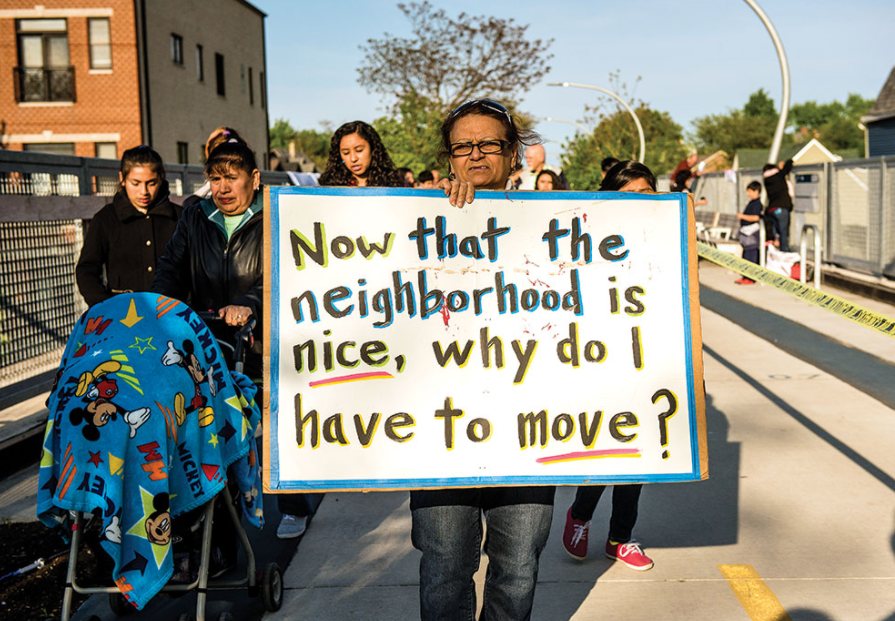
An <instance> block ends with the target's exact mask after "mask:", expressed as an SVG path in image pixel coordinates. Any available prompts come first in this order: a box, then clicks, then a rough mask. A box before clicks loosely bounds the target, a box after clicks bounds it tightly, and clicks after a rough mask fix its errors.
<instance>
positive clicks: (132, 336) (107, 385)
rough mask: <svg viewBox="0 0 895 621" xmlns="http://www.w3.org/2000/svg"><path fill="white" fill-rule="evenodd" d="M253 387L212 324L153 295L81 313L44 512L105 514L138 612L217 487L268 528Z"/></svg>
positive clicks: (49, 460) (60, 386) (54, 433)
mask: <svg viewBox="0 0 895 621" xmlns="http://www.w3.org/2000/svg"><path fill="white" fill-rule="evenodd" d="M255 392H256V388H255V386H254V384H252V382H251V381H250V380H249V379H248V378H247V377H245V376H244V375H241V374H239V373H231V372H230V371H229V370H228V369H227V365H226V362H225V360H224V357H223V354H222V353H221V349H220V347H219V346H218V343H217V341H216V340H215V338H214V337H213V336H212V334H211V331H210V330H209V329H208V327H206V325H205V324H204V323H203V322H202V320H201V319H200V318H199V317H198V316H197V315H196V314H195V313H194V312H193V311H192V310H191V309H190V308H189V307H188V306H186V305H185V304H183V303H182V302H179V301H177V300H174V299H172V298H167V297H164V296H160V295H158V294H155V293H134V294H124V295H118V296H115V297H113V298H111V299H109V300H107V301H105V302H103V303H102V304H98V305H96V306H94V307H93V308H91V309H90V310H89V311H87V312H86V313H84V315H83V316H82V317H81V318H80V319H79V320H78V323H77V324H76V325H75V328H74V330H73V331H72V334H71V336H70V338H69V340H68V344H67V345H66V348H65V352H64V354H63V357H62V364H61V365H60V367H59V371H58V372H57V375H56V383H55V385H54V387H53V391H52V393H51V394H50V398H49V400H48V402H47V405H48V407H49V410H50V419H49V421H48V423H47V429H46V432H45V435H44V451H43V456H42V458H41V463H40V478H39V484H38V487H39V489H38V498H37V501H38V502H37V515H38V517H39V518H40V520H41V521H42V522H43V523H44V524H46V525H48V526H50V527H60V526H64V525H65V522H66V520H68V513H67V510H77V511H86V512H96V513H98V514H101V515H102V520H103V524H102V527H103V535H104V536H103V541H102V546H103V548H104V549H105V550H106V552H108V553H109V555H110V556H111V557H112V559H113V560H114V561H115V570H114V573H113V576H112V577H113V579H114V580H115V582H116V584H117V585H118V588H119V589H120V590H121V592H122V593H123V594H124V596H125V597H126V598H127V599H128V601H130V602H131V603H132V604H133V605H134V606H136V607H137V608H138V609H141V608H143V606H144V605H145V604H146V603H147V602H148V601H149V600H150V599H151V598H152V597H153V596H154V595H155V594H156V593H157V592H158V591H159V589H161V588H162V587H163V586H164V585H165V583H166V582H167V581H168V579H169V578H170V576H171V573H172V569H173V558H172V557H173V552H172V546H171V536H172V531H171V528H172V523H171V520H172V518H176V517H177V516H178V515H180V514H182V513H184V512H186V511H189V510H190V509H194V508H196V507H198V506H200V505H203V504H205V503H206V502H208V501H209V500H211V499H212V498H213V497H214V496H215V495H216V494H217V493H218V492H220V491H221V490H222V489H223V487H224V485H225V483H226V477H227V468H228V467H229V466H231V465H232V467H231V468H230V475H231V476H232V477H234V479H235V480H236V483H237V484H238V487H239V490H240V492H241V493H240V497H241V503H242V507H243V513H244V515H245V517H246V518H247V520H248V521H249V522H250V523H252V524H253V525H255V526H257V527H259V528H260V526H261V525H262V523H263V510H262V499H261V496H260V494H259V490H260V489H261V479H260V468H259V464H258V460H257V454H258V453H257V450H256V445H255V429H256V427H257V426H258V424H259V422H260V413H259V411H258V407H257V406H256V404H255V401H254V397H255Z"/></svg>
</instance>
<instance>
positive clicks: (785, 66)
mask: <svg viewBox="0 0 895 621" xmlns="http://www.w3.org/2000/svg"><path fill="white" fill-rule="evenodd" d="M745 2H746V4H748V5H749V7H750V8H751V9H752V10H753V11H755V13H756V15H758V17H759V19H761V23H763V24H764V26H765V28H767V29H768V34H770V35H771V40H772V41H773V42H774V47H775V48H776V49H777V58H778V60H779V61H780V74H781V77H782V78H783V101H782V102H781V104H780V117H779V118H778V119H777V129H776V130H774V141H773V142H772V143H771V150H770V152H769V153H768V163H769V164H776V163H777V157H778V156H779V155H780V144H781V143H782V142H783V132H784V130H785V129H786V116H787V114H789V63H787V62H786V52H784V51H783V43H782V42H781V41H780V37H779V35H777V31H776V30H775V29H774V24H772V23H771V20H770V19H768V16H767V15H766V14H765V12H764V11H763V10H761V7H760V6H758V3H757V2H755V0H745Z"/></svg>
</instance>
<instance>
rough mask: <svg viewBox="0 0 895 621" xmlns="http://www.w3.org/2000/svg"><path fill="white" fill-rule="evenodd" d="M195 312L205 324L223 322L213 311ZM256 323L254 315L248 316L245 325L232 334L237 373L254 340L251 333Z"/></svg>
mask: <svg viewBox="0 0 895 621" xmlns="http://www.w3.org/2000/svg"><path fill="white" fill-rule="evenodd" d="M196 314H197V315H198V316H199V319H201V320H202V321H204V322H205V323H207V324H218V325H220V324H223V323H224V320H223V319H222V318H221V317H220V316H219V315H218V314H217V313H216V312H215V311H211V310H208V311H196ZM257 323H258V322H257V321H256V319H255V318H254V317H250V318H249V320H248V321H247V322H246V323H245V325H244V326H242V327H241V328H240V329H239V330H237V331H236V334H235V335H234V336H233V339H234V341H235V343H234V344H233V345H232V347H233V370H234V371H236V372H237V373H242V369H243V366H244V364H245V353H246V349H248V348H249V347H251V346H252V345H253V344H254V342H255V337H254V335H253V334H252V330H254V329H255V325H256V324H257ZM218 342H220V339H218ZM227 345H229V343H227Z"/></svg>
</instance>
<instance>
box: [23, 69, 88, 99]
mask: <svg viewBox="0 0 895 621" xmlns="http://www.w3.org/2000/svg"><path fill="white" fill-rule="evenodd" d="M13 75H14V83H15V97H16V101H17V102H19V103H22V102H30V101H35V102H37V101H75V68H74V67H54V68H45V67H13Z"/></svg>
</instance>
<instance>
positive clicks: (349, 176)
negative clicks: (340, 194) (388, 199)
mask: <svg viewBox="0 0 895 621" xmlns="http://www.w3.org/2000/svg"><path fill="white" fill-rule="evenodd" d="M320 185H342V186H353V187H359V188H363V187H386V188H402V187H404V180H403V179H401V178H400V177H399V175H398V172H397V171H396V170H395V165H394V164H393V163H392V158H390V157H389V156H388V152H387V151H386V150H385V145H383V144H382V139H381V138H380V137H379V134H377V133H376V130H375V129H373V128H372V127H371V126H370V125H367V124H366V123H364V122H363V121H352V122H350V123H345V124H344V125H342V126H341V127H340V128H339V129H337V130H336V132H335V133H334V134H333V137H332V140H331V141H330V144H329V160H328V161H327V162H326V170H325V171H323V174H321V175H320Z"/></svg>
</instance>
